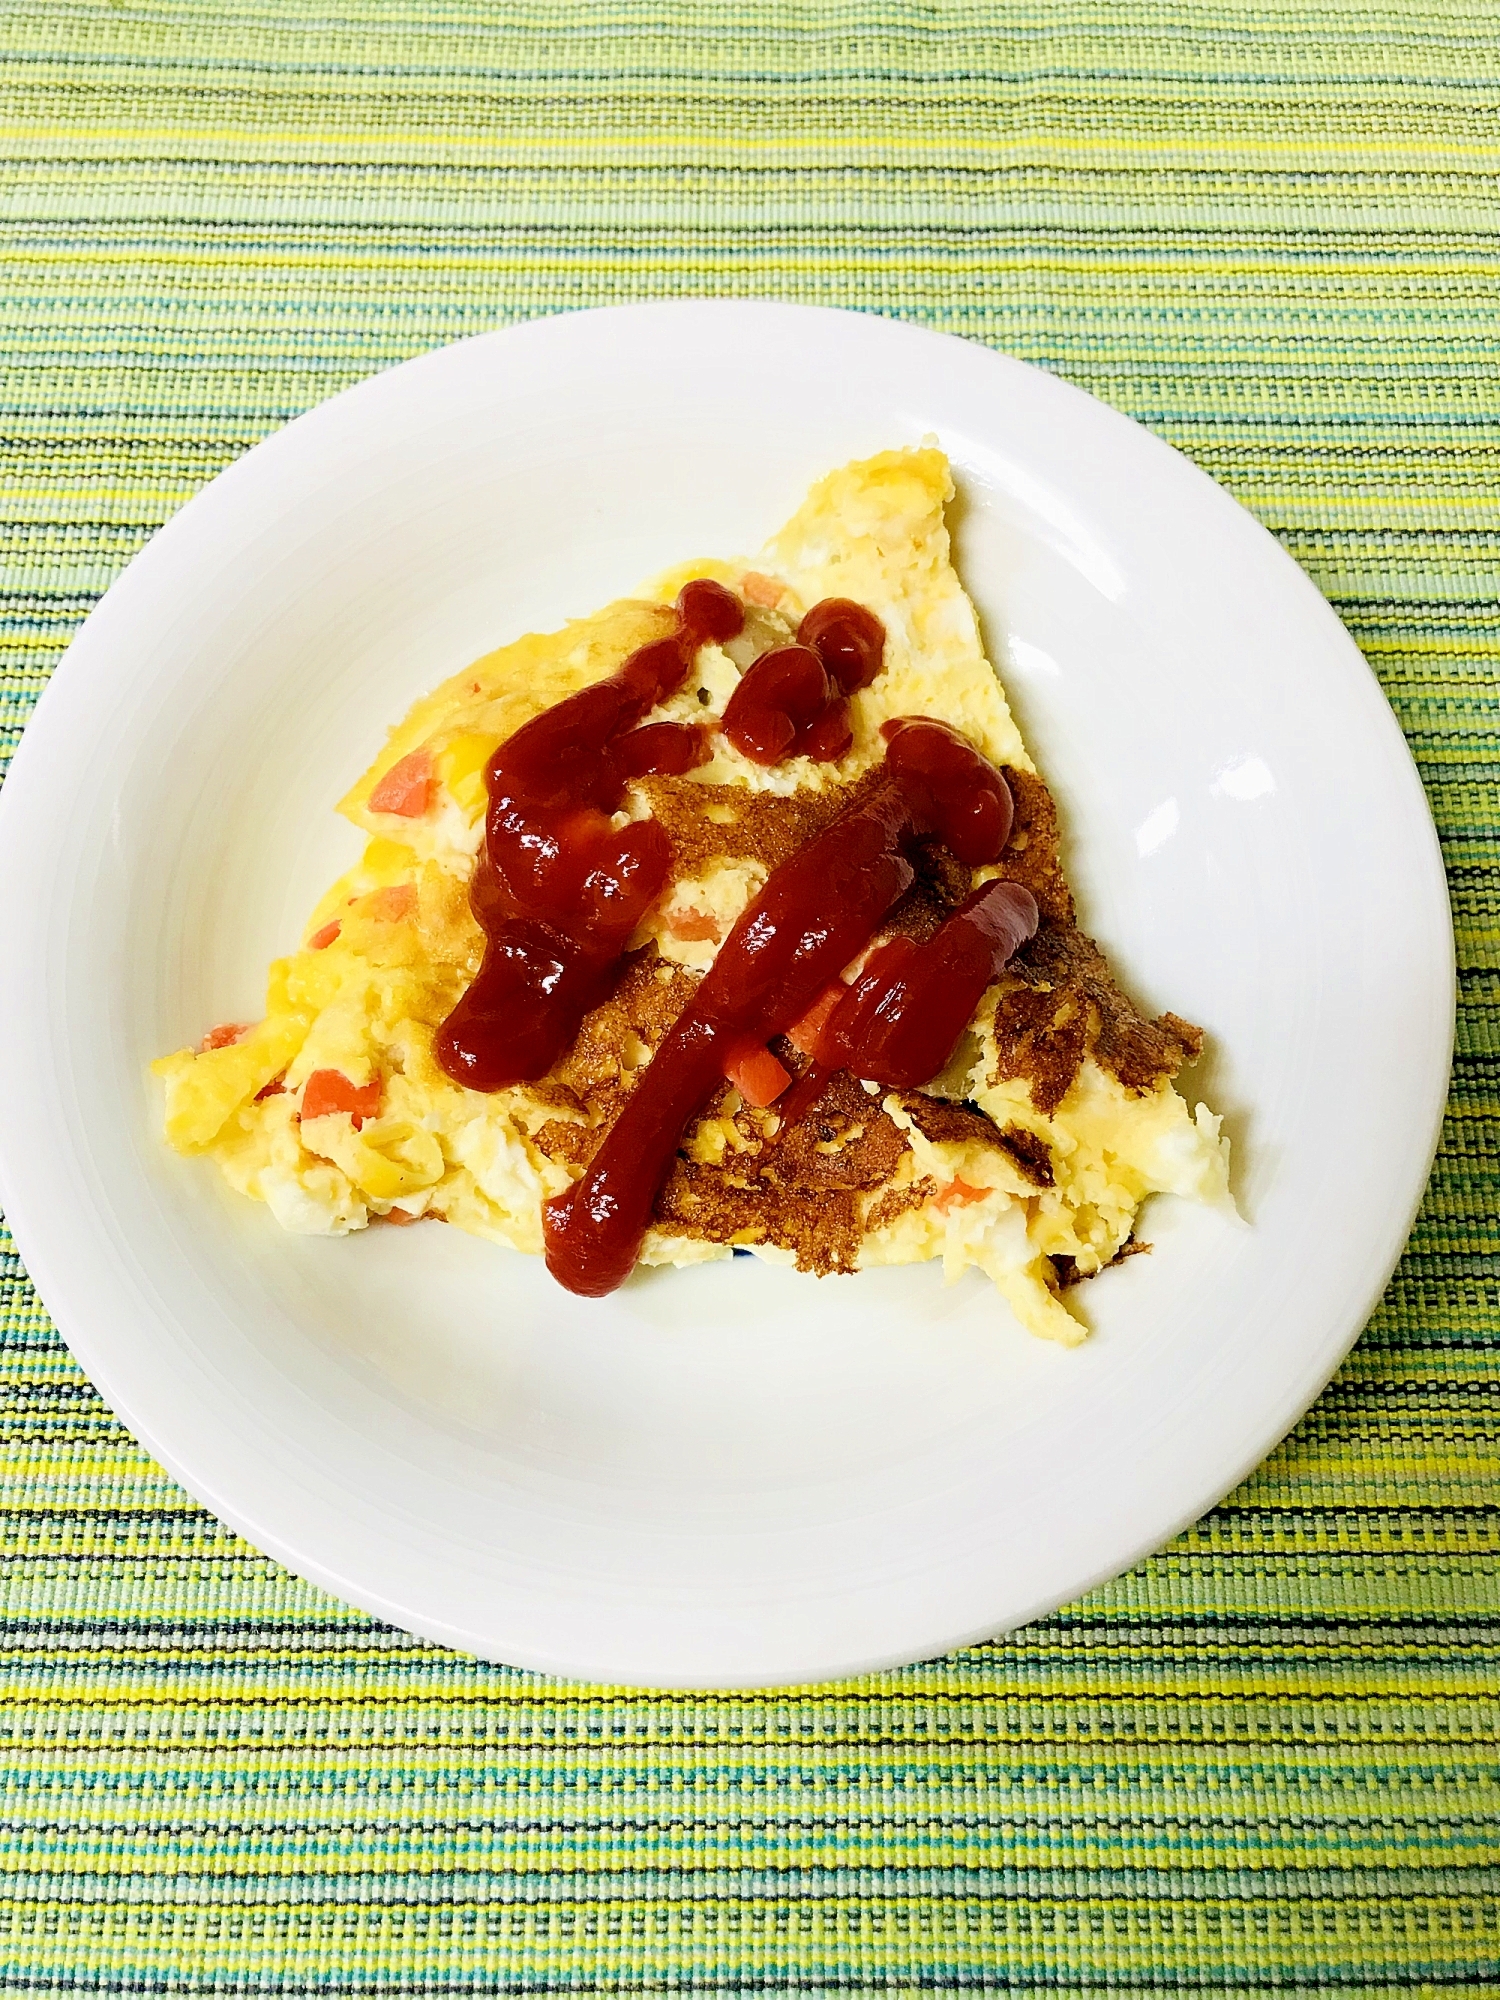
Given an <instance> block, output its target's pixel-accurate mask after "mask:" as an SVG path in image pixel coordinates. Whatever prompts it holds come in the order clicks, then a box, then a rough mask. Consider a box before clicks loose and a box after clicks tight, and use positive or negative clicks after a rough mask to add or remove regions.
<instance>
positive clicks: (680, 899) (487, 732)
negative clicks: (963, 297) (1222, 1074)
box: [155, 447, 1228, 1343]
mask: <svg viewBox="0 0 1500 2000" xmlns="http://www.w3.org/2000/svg"><path fill="white" fill-rule="evenodd" d="M952 494H953V483H952V479H951V475H950V472H949V468H948V463H947V460H946V459H945V457H944V456H943V454H942V453H941V452H940V451H938V450H936V449H935V448H932V447H923V448H921V449H916V450H903V451H890V452H883V453H881V454H879V455H878V456H876V457H874V458H870V459H866V460H863V461H860V462H858V463H855V464H853V465H849V466H846V467H844V468H843V469H842V470H840V471H837V472H834V473H832V474H830V475H829V476H828V477H827V478H825V479H822V480H821V481H819V482H818V484H817V485H815V486H814V487H813V489H812V491H811V492H810V493H809V495H808V497H807V499H806V500H805V502H804V503H803V505H802V507H801V508H800V509H799V510H798V512H797V513H796V514H795V515H794V516H793V518H792V520H791V521H790V522H789V523H788V525H787V526H786V527H785V528H784V529H783V530H782V531H781V533H780V534H779V535H777V536H776V537H775V538H774V539H773V540H772V541H771V542H770V543H769V544H768V546H767V547H766V548H765V549H764V550H763V551H761V553H760V554H759V555H758V556H756V557H755V558H754V559H753V560H752V561H749V562H722V561H704V562H696V563H689V564H686V565H684V566H682V567H681V568H680V569H677V570H674V571H672V572H671V573H669V574H668V575H667V576H665V577H663V578H660V579H658V580H657V581H656V582H655V583H654V584H652V585H651V586H650V587H649V588H647V589H646V590H645V591H643V592H642V594H641V595H640V596H639V597H636V598H629V599H626V600H623V601H622V602H620V603H617V604H614V605H611V606H610V607H609V608H608V609H606V610H604V611H601V612H598V613H596V614H595V615H594V616H593V617H589V618H581V619H578V620H575V621H574V622H573V623H572V624H569V625H566V626H564V627H563V628H562V629H561V630H560V631H557V632H551V633H545V634H533V635H529V636H527V637H525V638H522V639H519V640H517V641H515V642H514V643H513V644H511V645H509V646H505V647H502V648H501V649H500V650H499V651H498V652H495V653H491V654H489V655H487V656H486V657H485V658H483V659H481V660H479V661H477V662H476V663H475V664H474V665H473V666H471V667H468V668H466V669H465V670H464V671H463V672H462V673H459V674H456V675H455V676H454V677H453V678H452V679H451V680H449V681H447V682H445V683H444V685H443V686H441V687H440V688H438V689H437V690H436V692H435V693H433V694H431V695H429V696H428V697H427V698H426V699H425V700H423V701H420V702H418V704H417V705H416V707H415V708H414V709H413V710H412V711H411V713H410V715H408V717H407V718H406V720H405V721H404V722H403V723H402V724H401V725H400V727H399V728H397V729H396V730H395V731H393V733H392V734H391V736H390V739H389V741H388V742H387V744H386V747H385V749H384V750H383V751H382V752H381V754H380V756H379V757H377V759H376V761H375V763H374V765H373V766H372V767H371V769H370V770H369V771H368V772H366V774H365V776H364V777H363V778H361V779H360V781H359V782H358V783H357V784H356V785H355V786H354V788H353V790H352V791H351V792H350V793H349V794H348V796H347V797H346V798H345V799H344V801H343V802H342V806H341V810H342V811H343V812H344V813H345V814H346V815H347V816H348V817H349V818H350V819H351V820H352V821H353V822H354V823H355V825H356V826H358V827H360V828H361V829H363V831H364V832H365V833H366V834H367V836H368V842H367V845H366V847H365V851H364V853H363V855H362V856H361V858H360V860H359V861H358V862H357V863H356V864H355V866H354V867H353V868H351V869H350V870H349V872H348V873H347V874H346V875H345V876H343V877H342V878H341V879H340V880H339V881H338V882H336V883H335V884H334V886H333V887H332V888H331V889H330V890H329V892H328V894H327V895H326V896H325V897H324V898H323V900H322V902H321V903H320V904H319V905H318V906H317V908H316V909H315V910H314V911H313V913H312V915H311V917H310V919H309V921H308V924H307V928H306V934H305V938H304V942H303V944H302V946H301V948H300V950H298V951H296V952H294V953H292V954H291V955H290V956H289V957H287V958H284V959H279V960H277V961H276V962H275V963H274V964H273V966H272V967H271V972H270V981H269V987H268V992H267V997H266V1007H265V1014H264V1017H263V1018H262V1019H261V1020H259V1021H256V1022H238V1021H236V1022H229V1023H226V1024H224V1025H222V1026H219V1027H215V1028H211V1029H210V1030H209V1032H208V1033H207V1034H206V1035H205V1036H204V1038H203V1041H202V1043H201V1044H200V1046H199V1047H198V1048H197V1049H184V1050H182V1051H180V1052H179V1053H177V1054H175V1055H171V1056H167V1057H164V1058H163V1059H162V1060H161V1061H160V1062H158V1063H157V1064H156V1065H155V1069H156V1071H157V1073H158V1074H159V1075H160V1076H161V1077H162V1078H163V1079H164V1082H165V1085H166V1112H165V1117H166V1132H167V1137H168V1138H169V1139H170V1141H171V1142H172V1144H173V1145H175V1146H176V1147H177V1148H178V1149H179V1150H181V1151H183V1152H189V1153H207V1154H208V1155H210V1156H211V1157H212V1158H213V1159H214V1160H215V1162H216V1163H217V1164H218V1166H219V1168H220V1169H221V1171H222V1172H223V1174H224V1175H225V1177H226V1179H227V1180H228V1181H229V1182H230V1184H231V1185H232V1186H233V1187H235V1188H237V1189H239V1190H240V1191H241V1192H243V1193H245V1194H249V1195H252V1196H254V1197H256V1198H258V1199H260V1200H262V1201H265V1202H266V1203H267V1204H268V1205H269V1206H270V1208H271V1210H272V1212H273V1213H274V1214H275V1216H276V1217H277V1219H278V1221H280V1222H281V1223H282V1224H283V1226H284V1227H286V1228H288V1229H292V1230H298V1231H305V1232H314V1233H324V1234H342V1233H344V1232H347V1231H349V1230H356V1229H362V1228H364V1227H365V1226H366V1225H367V1224H369V1223H371V1222H375V1221H381V1220H384V1221H387V1222H393V1223H410V1222H415V1221H417V1220H420V1219H423V1218H438V1219H441V1220H445V1221H448V1222H452V1223H456V1224H458V1225H459V1226H460V1227H461V1228H464V1229H467V1230H471V1231H473V1232H474V1233H476V1234H478V1235H481V1236H487V1237H491V1238H493V1239H495V1240H497V1241H499V1242H502V1243H506V1244H509V1245H511V1246H512V1247H513V1248H515V1249H517V1250H521V1251H525V1252H529V1253H533V1254H538V1253H539V1254H543V1255H545V1257H546V1258H547V1261H548V1264H549V1266H550V1268H551V1269H552V1271H553V1273H554V1275H555V1276H556V1277H557V1278H558V1279H559V1281H560V1282H561V1283H563V1284H564V1285H566V1286H567V1287H568V1288H569V1289H571V1290H573V1291H575V1292H579V1293H583V1294H586V1295H591V1296H597V1295H600V1294H603V1293H605V1292H608V1291H610V1290H612V1289H613V1288H614V1287H615V1286H616V1285H618V1284H619V1283H621V1282H622V1281H623V1280H624V1279H625V1278H626V1277H627V1276H628V1275H629V1273H630V1272H631V1271H632V1270H633V1269H634V1268H635V1266H636V1265H637V1264H638V1263H642V1264H647V1265H662V1264H668V1265H685V1264H691V1263H698V1262H702V1261H704V1260H706V1259H710V1258H721V1257H728V1256H730V1255H731V1254H732V1253H733V1252H735V1251H736V1250H748V1251H750V1252H752V1253H754V1254H755V1255H757V1256H760V1257H763V1258H768V1259H770V1260H772V1261H777V1262H786V1263H794V1264H796V1265H797V1266H798V1268H799V1269H801V1270H804V1271H808V1272H812V1273H816V1274H819V1275H826V1274H829V1273H834V1272H848V1271H854V1270H859V1269H868V1268H870V1267H873V1266H877V1265H882V1264H902V1263H913V1262H919V1261H922V1260H925V1259H928V1258H935V1257H941V1258H942V1259H943V1262H944V1266H945V1270H946V1273H947V1275H948V1276H949V1277H950V1278H951V1277H956V1276H958V1275H959V1274H960V1273H961V1272H963V1271H964V1270H966V1269H967V1268H968V1267H969V1266H971V1265H973V1266H976V1267H978V1268H979V1269H980V1270H981V1271H983V1272H985V1273H987V1274H988V1276H989V1277H990V1278H991V1279H993V1281H994V1282H995V1283H996V1285H998V1287H999V1288H1000V1290H1001V1291H1002V1293H1003V1294H1004V1295H1005V1297H1006V1298H1007V1299H1008V1300H1009V1301H1010V1303H1011V1305H1012V1306H1013V1308H1014V1309H1015V1311H1016V1313H1017V1315H1018V1317H1019V1318H1020V1319H1021V1321H1022V1322H1023V1324H1025V1325H1026V1326H1027V1327H1029V1328H1030V1329H1031V1330H1032V1331H1033V1332H1035V1333H1038V1334H1042V1335H1045V1336H1046V1337H1048V1338H1051V1339H1054V1340H1060V1341H1063V1342H1067V1343H1072V1342H1075V1341H1077V1340H1079V1339H1081V1338H1082V1337H1083V1335H1084V1331H1085V1329H1084V1326H1083V1324H1082V1322H1081V1321H1080V1320H1079V1319H1078V1318H1077V1317H1076V1315H1075V1314H1074V1312H1073V1311H1072V1310H1070V1306H1069V1303H1068V1299H1067V1296H1066V1295H1067V1293H1068V1291H1069V1289H1070V1287H1071V1286H1072V1285H1073V1284H1074V1283H1075V1282H1076V1281H1077V1280H1079V1279H1081V1278H1085V1277H1089V1276H1092V1275H1093V1274H1094V1273H1095V1272H1097V1271H1099V1270H1101V1269H1102V1268H1103V1267H1104V1266H1105V1265H1107V1264H1110V1263H1111V1262H1113V1261H1115V1260H1116V1259H1117V1258H1119V1257H1121V1256H1123V1255H1128V1254H1130V1253H1131V1252H1133V1251H1135V1250H1137V1249H1144V1248H1145V1247H1147V1246H1146V1245H1144V1244H1142V1243H1139V1242H1138V1241H1137V1240H1136V1238H1135V1235H1134V1229H1135V1224H1136V1219H1137V1216H1138V1214H1139V1211H1140V1207H1141V1204H1142V1202H1143V1201H1144V1200H1145V1199H1146V1198H1147V1196H1149V1195H1151V1194H1153V1193H1158V1192H1169V1193H1175V1194H1179V1195H1186V1196H1191V1197H1195V1198H1197V1199H1199V1200H1203V1201H1209V1202H1216V1203H1217V1202H1225V1201H1227V1199H1228V1196H1227V1158H1228V1149H1227V1142H1226V1141H1224V1140H1223V1139H1222V1138H1221V1136H1220V1132H1219V1121H1218V1119H1217V1118H1216V1117H1214V1115H1213V1114H1212V1113H1211V1112H1210V1111H1209V1110H1207V1108H1206V1107H1204V1106H1202V1105H1199V1106H1198V1107H1197V1110H1196V1112H1191V1111H1190V1110H1189V1108H1188V1106H1187V1104H1186V1102H1185V1101H1184V1100H1183V1098H1182V1097H1181V1096H1179V1095H1178V1093H1177V1091H1176V1090H1175V1089H1174V1088H1173V1083H1172V1079H1173V1077H1174V1076H1175V1074H1176V1073H1177V1071H1178V1069H1179V1068H1180V1067H1181V1066H1182V1065H1183V1064H1184V1063H1186V1062H1189V1061H1191V1060H1192V1059H1193V1058H1194V1057H1195V1056H1196V1055H1197V1054H1198V1053H1199V1050H1200V1048H1201V1044H1202V1036H1201V1034H1200V1032H1199V1030H1198V1029H1196V1028H1194V1027H1192V1026H1191V1025H1190V1024H1188V1023H1187V1022H1185V1021H1182V1020H1180V1019H1178V1018H1177V1016H1175V1015H1173V1014H1163V1015H1162V1016H1160V1017H1159V1018H1158V1019H1148V1018H1146V1017H1145V1016H1143V1015H1142V1014H1141V1013H1139V1012H1138V1011H1137V1010H1136V1008H1135V1007H1134V1006H1132V1004H1131V1003H1130V1001H1129V1000H1128V999H1126V997H1125V996H1124V994H1123V993H1122V992H1121V990H1120V988H1119V987H1118V985H1117V984H1116V983H1115V980H1114V977H1113V975H1112V973H1111V971H1110V968H1109V966H1108V965H1107V963H1106V961H1105V959H1104V957H1103V955H1102V953H1101V952H1100V951H1099V949H1098V947H1097V946H1096V945H1095V944H1094V943H1093V942H1092V941H1091V940H1090V939H1089V938H1088V937H1087V936H1086V935H1085V934H1084V933H1083V932H1082V931H1081V930H1080V929H1079V928H1078V927H1077V924H1076V921H1075V912H1074V906H1073V898H1072V895H1071V893H1070V891H1069V889H1068V885H1067V882H1066V880H1065V878H1064V874H1063V870H1062V865H1061V858H1060V848H1059V832H1058V822H1057V816H1056V812H1055V810H1054V807H1053V802H1052V799H1051V797H1050V795H1049V793H1048V791H1047V789H1046V786H1045V785H1044V784H1043V782H1042V780H1041V779H1040V778H1039V776H1038V775H1037V772H1036V769H1035V767H1034V765H1033V764H1032V762H1031V759H1030V757H1029V756H1028V755H1027V752H1026V749H1025V746H1024V744H1023V743H1022V741H1021V738H1020V735H1019V733H1018V731H1017V729H1016V726H1015V723H1014V721H1013V720H1012V717H1011V714H1010V710H1009V708H1008V706H1007V704H1006V700H1005V696H1004V693H1003V691H1002V689H1001V686H1000V683H999V680H998V679H997V677H996V675H995V673H994V670H993V668H992V667H991V666H990V664H989V662H988V660H987V659H986V657H985V653H984V648H983V644H982V641H981V638H980V634H979V630H978V626H977V622H976V620H975V616H974V611H973V608H972V606H971V605H970V603H969V600H968V598H967V597H966V596H965V594H964V591H963V589H962V587H961V585H960V583H959V580H958V577H957V575H956V573H955V571H954V568H953V565H952V561H951V556H950V548H949V538H948V532H947V528H946V526H945V521H944V510H945V507H946V504H947V502H948V501H949V500H950V499H951V497H952Z"/></svg>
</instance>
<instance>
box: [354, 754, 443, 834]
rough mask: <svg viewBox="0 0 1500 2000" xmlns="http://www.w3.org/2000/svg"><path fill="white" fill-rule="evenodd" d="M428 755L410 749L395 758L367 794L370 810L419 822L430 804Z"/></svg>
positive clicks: (430, 770)
mask: <svg viewBox="0 0 1500 2000" xmlns="http://www.w3.org/2000/svg"><path fill="white" fill-rule="evenodd" d="M434 783H435V779H434V777H433V770H432V752H431V751H430V750H427V749H422V750H413V751H412V752H411V753H410V754H409V755H408V756H405V757H401V758H398V759H397V761H396V762H395V763H394V764H392V766H391V768H390V769H389V770H388V771H387V772H386V774H385V776H384V777H383V778H382V779H381V780H380V783H379V784H378V785H377V786H376V787H375V789H374V791H372V792H371V794H370V811H371V812H378V813H396V814H397V815H399V817H400V818H402V819H420V818H421V817H422V815H423V814H424V813H425V812H426V810H427V808H428V807H429V806H430V805H431V803H432V788H433V785H434Z"/></svg>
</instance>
